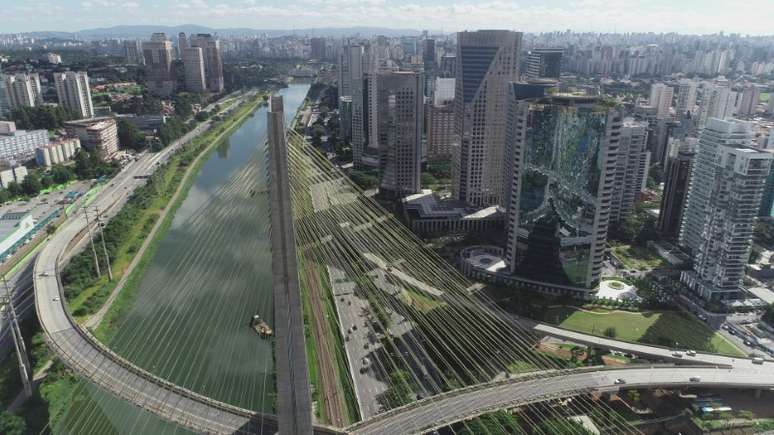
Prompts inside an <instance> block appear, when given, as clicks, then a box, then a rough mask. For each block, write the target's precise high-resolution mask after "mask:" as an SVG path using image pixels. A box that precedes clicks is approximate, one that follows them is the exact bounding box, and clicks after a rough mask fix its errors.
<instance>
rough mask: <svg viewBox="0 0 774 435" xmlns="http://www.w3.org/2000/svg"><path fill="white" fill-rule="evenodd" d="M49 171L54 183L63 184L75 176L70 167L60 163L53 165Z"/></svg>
mask: <svg viewBox="0 0 774 435" xmlns="http://www.w3.org/2000/svg"><path fill="white" fill-rule="evenodd" d="M49 173H50V174H51V178H52V179H53V180H54V183H56V184H65V183H67V182H68V181H70V180H72V179H73V178H74V177H75V174H73V171H72V169H70V168H68V167H66V166H62V165H55V166H54V167H52V168H51V170H50V171H49Z"/></svg>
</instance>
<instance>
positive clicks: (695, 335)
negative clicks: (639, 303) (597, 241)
mask: <svg viewBox="0 0 774 435" xmlns="http://www.w3.org/2000/svg"><path fill="white" fill-rule="evenodd" d="M545 320H546V321H548V322H551V323H554V324H558V325H559V326H561V327H563V328H566V329H570V330H572V331H577V332H583V333H587V334H592V335H599V336H603V334H604V331H605V330H606V329H608V328H614V329H615V332H616V336H615V338H616V339H617V340H623V341H630V342H637V343H646V344H655V345H660V346H668V347H680V348H690V349H695V350H698V351H704V352H715V353H720V354H725V355H732V356H744V354H743V353H742V352H740V351H739V349H737V348H736V347H735V346H734V345H733V344H731V343H729V342H728V341H727V340H726V339H725V338H723V337H722V336H721V335H720V334H718V333H716V332H715V331H713V330H711V329H710V328H708V327H707V326H706V325H704V324H703V323H701V322H699V321H698V320H695V319H693V318H692V317H689V316H688V315H687V314H683V313H679V312H676V311H645V312H639V313H632V312H625V311H613V310H605V309H601V308H598V309H596V310H594V311H593V312H589V311H585V310H580V309H578V308H576V307H567V306H554V307H551V308H549V310H548V311H547V312H546V314H545Z"/></svg>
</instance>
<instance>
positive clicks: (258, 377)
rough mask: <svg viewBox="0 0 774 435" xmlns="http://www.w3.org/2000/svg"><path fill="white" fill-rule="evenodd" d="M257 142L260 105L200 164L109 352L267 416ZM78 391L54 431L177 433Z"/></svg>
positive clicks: (265, 270)
mask: <svg viewBox="0 0 774 435" xmlns="http://www.w3.org/2000/svg"><path fill="white" fill-rule="evenodd" d="M308 89H309V85H307V84H294V85H291V86H290V87H288V88H285V89H283V90H281V91H280V92H279V93H280V94H281V95H282V96H283V97H284V100H285V101H284V103H285V104H284V106H285V109H286V113H285V115H286V124H289V122H290V120H291V119H292V118H293V117H294V116H295V112H296V109H297V108H298V107H299V106H300V105H301V104H302V102H303V100H304V98H305V97H306V94H307V91H308ZM265 140H266V107H265V106H262V107H260V108H259V109H257V110H256V111H255V112H254V113H253V115H252V116H251V117H250V118H248V119H247V120H246V121H245V122H244V123H243V124H242V125H241V126H240V127H239V128H238V129H237V130H236V131H234V132H233V133H232V134H231V135H230V137H228V138H227V139H224V140H223V141H222V142H221V143H219V144H218V145H217V148H216V150H215V152H213V153H212V154H210V155H209V156H208V157H207V160H206V162H205V163H204V164H203V165H202V167H201V168H200V171H199V172H198V174H197V175H196V179H195V181H194V182H193V185H192V186H191V189H190V191H189V192H188V194H187V196H186V197H185V199H184V200H183V202H182V203H181V206H180V208H179V209H178V210H177V211H176V213H175V216H174V218H173V220H172V223H171V226H170V228H169V230H168V231H167V232H166V233H165V234H164V236H163V238H162V239H161V240H160V242H159V244H158V249H157V250H156V252H155V253H154V255H153V257H152V259H151V261H150V264H149V265H148V267H147V268H146V272H145V274H144V275H143V276H142V278H141V280H140V282H139V284H138V285H137V287H136V291H137V295H136V297H135V302H134V304H133V306H132V308H131V310H130V312H129V314H128V315H127V316H125V318H124V321H123V323H122V324H121V325H119V326H118V332H117V333H116V335H115V336H114V338H113V339H112V340H111V342H110V346H111V348H112V349H113V350H115V351H116V352H118V353H119V354H121V355H122V356H124V357H126V358H127V359H129V360H130V361H132V362H134V363H135V364H137V365H139V366H140V367H142V368H144V369H146V370H149V371H151V372H153V373H155V374H157V375H159V376H161V377H163V378H165V379H168V380H170V381H172V382H175V383H176V384H178V385H181V386H183V387H185V388H189V389H191V390H193V391H196V392H198V393H201V394H205V395H207V396H209V397H212V398H214V399H216V400H219V401H223V402H227V403H230V404H233V405H236V406H239V407H243V408H247V409H252V410H256V411H264V412H271V411H272V408H273V406H274V400H275V397H274V394H275V379H274V369H273V356H272V341H271V340H266V339H262V338H260V337H259V336H258V334H256V333H255V332H254V331H253V330H252V329H251V328H250V325H249V322H250V319H251V318H252V316H253V315H255V314H259V315H260V316H261V317H262V318H263V319H264V320H265V321H266V322H267V323H268V324H269V325H273V324H274V319H273V300H272V279H271V276H272V275H271V250H270V239H269V209H268V207H269V206H268V194H267V193H266V167H265V164H266V161H265V151H264V143H265ZM82 390H83V391H87V392H88V393H89V394H88V395H87V396H90V397H89V398H86V397H84V400H82V401H81V402H77V403H74V404H73V405H72V406H71V407H70V408H71V409H70V410H69V412H68V414H67V418H65V419H64V421H65V424H64V426H63V427H61V426H60V428H59V429H60V430H64V431H67V432H70V433H73V432H77V433H84V432H89V433H130V432H133V433H151V432H152V433H159V432H166V433H169V432H170V431H172V432H178V431H180V429H174V428H173V427H172V425H169V424H166V423H163V422H160V421H158V419H156V418H155V417H152V416H150V414H148V413H147V412H144V411H140V410H138V409H136V408H134V407H132V406H131V405H128V404H124V403H120V401H118V400H116V399H113V398H112V397H109V396H108V395H107V394H104V393H101V392H97V391H95V389H94V388H93V387H90V386H84V387H83V388H82ZM80 396H83V395H79V397H80ZM95 405H96V406H95ZM98 421H100V423H98ZM108 421H109V423H108ZM58 431H59V430H58Z"/></svg>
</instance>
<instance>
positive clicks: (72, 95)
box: [54, 71, 94, 118]
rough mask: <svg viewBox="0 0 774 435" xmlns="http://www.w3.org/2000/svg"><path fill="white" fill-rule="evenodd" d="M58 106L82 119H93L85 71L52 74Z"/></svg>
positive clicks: (92, 108) (87, 77) (87, 78)
mask: <svg viewBox="0 0 774 435" xmlns="http://www.w3.org/2000/svg"><path fill="white" fill-rule="evenodd" d="M54 83H55V84H56V95H57V97H58V98H59V104H61V105H62V106H63V107H64V108H65V109H67V110H69V111H71V112H73V113H75V114H76V115H78V116H79V117H82V118H93V117H94V106H93V105H92V102H91V90H90V89H89V76H88V74H86V72H85V71H78V72H75V71H67V72H63V73H54Z"/></svg>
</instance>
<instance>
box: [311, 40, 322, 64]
mask: <svg viewBox="0 0 774 435" xmlns="http://www.w3.org/2000/svg"><path fill="white" fill-rule="evenodd" d="M309 46H310V50H309V51H310V53H309V55H310V57H311V58H312V59H315V60H324V59H325V58H326V55H325V38H312V39H310V40H309Z"/></svg>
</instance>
